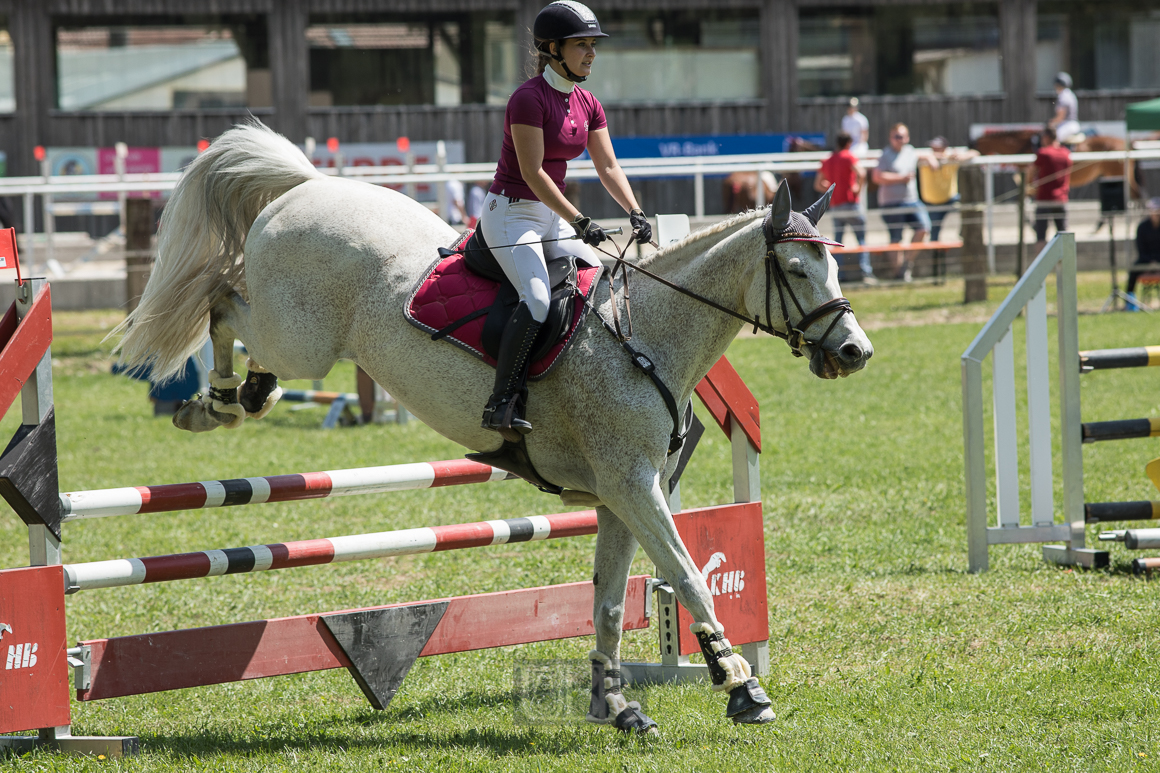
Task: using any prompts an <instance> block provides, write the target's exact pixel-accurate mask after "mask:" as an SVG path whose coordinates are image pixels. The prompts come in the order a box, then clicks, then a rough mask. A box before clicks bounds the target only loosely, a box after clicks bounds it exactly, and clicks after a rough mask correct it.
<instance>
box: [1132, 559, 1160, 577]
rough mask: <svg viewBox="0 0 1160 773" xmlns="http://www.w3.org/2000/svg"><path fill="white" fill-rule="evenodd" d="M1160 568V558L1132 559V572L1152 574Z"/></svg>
mask: <svg viewBox="0 0 1160 773" xmlns="http://www.w3.org/2000/svg"><path fill="white" fill-rule="evenodd" d="M1157 569H1160V558H1137V559H1134V560H1133V561H1132V572H1134V573H1135V574H1149V575H1150V574H1152V572H1154V571H1155V570H1157Z"/></svg>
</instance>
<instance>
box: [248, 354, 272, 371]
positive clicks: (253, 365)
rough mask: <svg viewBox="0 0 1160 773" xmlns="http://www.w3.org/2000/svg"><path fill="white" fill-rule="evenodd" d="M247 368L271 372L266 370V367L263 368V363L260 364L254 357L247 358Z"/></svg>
mask: <svg viewBox="0 0 1160 773" xmlns="http://www.w3.org/2000/svg"><path fill="white" fill-rule="evenodd" d="M246 370H249V371H253V372H254V373H269V372H270V371H268V370H266V369H265V368H263V367H262V366H261V365H259V364H258V362H257V360H255V359H254V358H253V357H247V358H246Z"/></svg>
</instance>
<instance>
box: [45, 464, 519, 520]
mask: <svg viewBox="0 0 1160 773" xmlns="http://www.w3.org/2000/svg"><path fill="white" fill-rule="evenodd" d="M515 478H516V476H515V475H512V474H511V473H509V472H508V471H506V470H501V469H500V468H498V467H492V466H490V465H486V464H479V463H478V462H473V461H470V460H468V459H451V460H449V461H445V462H421V463H417V464H394V465H390V466H386V467H360V468H356V469H352V470H327V471H325V472H304V473H294V474H291V475H268V476H264V477H258V478H231V479H229V480H206V481H200V482H197V483H169V484H164V485H159V486H129V487H125V488H110V489H96V490H94V491H73V492H69V493H67V494H61V495H60V508H61V513H62V517H61V521H62V522H63V523H68V522H69V521H79V520H82V519H86V518H107V517H109V516H114V515H135V514H137V513H169V512H174V511H177V510H197V509H200V508H205V507H233V506H236V505H256V504H262V503H265V502H298V501H301V500H304V499H324V498H327V497H344V496H353V495H355V494H382V493H386V492H388V491H410V490H413V489H426V488H442V487H444V486H461V485H465V484H468V483H490V482H494V481H501V480H513V479H515Z"/></svg>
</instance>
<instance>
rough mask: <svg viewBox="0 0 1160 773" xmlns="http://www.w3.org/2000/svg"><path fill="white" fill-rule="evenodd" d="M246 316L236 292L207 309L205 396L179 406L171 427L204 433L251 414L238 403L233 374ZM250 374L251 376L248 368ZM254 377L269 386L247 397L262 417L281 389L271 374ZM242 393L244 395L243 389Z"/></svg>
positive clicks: (236, 380)
mask: <svg viewBox="0 0 1160 773" xmlns="http://www.w3.org/2000/svg"><path fill="white" fill-rule="evenodd" d="M248 315H249V307H248V306H247V305H246V303H245V301H243V300H242V299H241V296H239V295H238V294H237V293H233V294H231V295H230V297H229V298H226V299H225V300H223V301H221V302H219V303H218V304H217V305H215V306H214V307H213V308H212V309H210V315H209V318H210V322H209V337H210V341H211V342H212V343H213V370H211V371H210V372H209V386H210V389H209V395H207V396H204V397H200V398H198V399H197V400H190V401H189V402H187V403H185V404H184V405H183V406H181V408H179V409H178V410H177V413H175V414H174V416H173V424H174V426H176V427H178V428H179V429H186V430H189V431H190V432H208V431H210V430H213V429H217V428H218V427H225V428H226V429H236V428H238V427H240V426H241V424H242V422H243V421H245V419H246V415H247V413H251V414H253V413H255V412H254V411H248V409H247V408H246V407H245V406H244V405H243V404H242V403H239V394H238V393H239V390H238V387H239V386H242V383H243V382H242V377H241V376H239V375H238V374H236V373H235V372H234V339H235V338H236V337H237V336H238V333H239V332H241V331H240V330H239V328H245V327H246V325H245V321H246V319H247V318H248ZM261 370H263V371H264V369H261ZM251 371H252V375H253V374H254V371H253V368H252V367H251ZM257 375H258V381H259V382H260V383H263V384H265V383H266V382H269V384H270V387H269V390H268V391H267V392H266V394H263V395H262V396H261V399H256V398H255V396H254V395H253V394H252V390H251V394H250V395H247V396H248V398H249V399H248V402H249V403H250V404H251V405H253V404H256V405H257V407H258V412H260V413H261V416H264V415H266V413H267V412H268V411H269V408H270V407H272V406H273V403H274V402H277V399H278V397H280V396H281V390H280V389H277V379H276V377H274V376H273V374H269V373H257ZM242 392H243V394H245V392H246V390H245V389H243V390H242ZM275 393H276V394H275ZM269 398H273V400H272V401H271V400H270V399H269ZM261 416H258V418H261Z"/></svg>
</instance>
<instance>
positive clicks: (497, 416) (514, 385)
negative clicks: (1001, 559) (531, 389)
mask: <svg viewBox="0 0 1160 773" xmlns="http://www.w3.org/2000/svg"><path fill="white" fill-rule="evenodd" d="M539 332H540V323H539V322H536V321H535V320H534V319H532V312H531V311H530V310H529V309H528V306H527V304H526V303H521V304H520V305H519V306H517V307H516V310H515V313H514V314H512V316H511V319H509V320H508V323H507V327H506V328H505V329H504V334H503V342H502V343H501V344H500V347H499V357H497V358H496V363H495V389H494V390H493V391H492V395H491V399H490V400H488V401H487V407H486V408H484V409H483V421H482V422H480V425H479V426H480V427H482V428H483V429H489V430H492V431H494V432H498V433H500V434H501V435H503V437H504V440H508V441H511V442H513V443H518V442H519V440H520V437H521V436H523V435H526V434H528V433H529V432H531V431H532V425H531V424H530V423H529V422H528V421H527V420H526V419H525V418H524V408H525V406H526V405H527V388H526V387H525V386H524V384H525V382H526V381H527V377H528V359H529V357H530V355H531V351H532V344H533V342H535V340H536V335H537V334H538V333H539Z"/></svg>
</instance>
